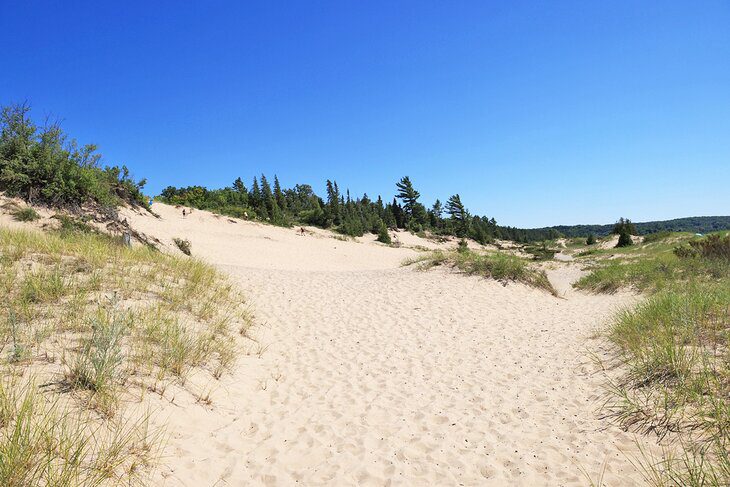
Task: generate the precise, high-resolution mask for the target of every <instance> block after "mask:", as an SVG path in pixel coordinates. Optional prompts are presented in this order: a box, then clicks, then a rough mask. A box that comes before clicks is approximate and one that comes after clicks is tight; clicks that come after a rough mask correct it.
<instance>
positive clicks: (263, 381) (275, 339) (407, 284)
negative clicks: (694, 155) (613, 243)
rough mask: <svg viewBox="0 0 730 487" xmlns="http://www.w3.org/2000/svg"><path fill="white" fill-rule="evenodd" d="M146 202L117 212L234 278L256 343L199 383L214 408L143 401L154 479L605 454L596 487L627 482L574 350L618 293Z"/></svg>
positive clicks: (492, 467) (491, 474) (589, 343)
mask: <svg viewBox="0 0 730 487" xmlns="http://www.w3.org/2000/svg"><path fill="white" fill-rule="evenodd" d="M154 210H155V211H156V212H158V213H160V214H161V215H162V219H160V220H158V219H154V218H152V217H150V216H140V215H135V214H133V213H132V212H127V217H128V218H129V219H130V220H131V221H132V222H133V224H134V226H135V228H137V229H139V230H141V231H143V232H145V233H148V234H153V235H155V236H157V237H159V238H160V239H161V240H163V241H164V242H166V243H167V244H170V242H171V240H172V238H173V237H182V238H188V239H189V240H190V241H191V242H192V250H193V254H194V255H197V256H199V257H201V258H204V259H205V260H207V261H209V262H212V263H214V264H215V265H217V266H218V267H220V268H221V269H222V270H224V271H225V272H227V273H228V274H229V275H231V276H232V277H233V278H234V279H235V280H236V282H238V283H239V284H240V286H241V287H242V288H243V289H244V291H245V292H246V293H247V295H248V297H249V300H250V301H251V302H252V304H253V306H254V312H255V314H256V316H257V320H258V321H259V322H260V323H261V324H262V325H261V326H260V327H258V331H257V334H256V335H257V339H258V340H259V343H260V346H261V350H263V353H262V354H261V356H260V357H259V356H257V355H255V354H254V355H252V356H248V357H244V358H242V359H241V361H240V362H239V364H238V366H237V367H236V369H235V371H234V373H233V375H232V376H231V375H229V376H225V377H224V378H223V379H222V380H221V381H220V382H214V383H213V384H210V388H211V389H212V394H211V397H212V399H213V404H212V405H211V406H205V405H201V404H196V403H195V402H194V401H192V400H190V399H185V398H182V399H179V400H176V401H175V403H174V404H170V403H169V402H168V401H158V402H157V405H158V406H159V407H160V408H161V410H160V412H159V413H158V414H157V415H156V418H158V419H157V420H160V421H161V420H162V419H165V420H168V421H169V428H168V432H169V434H170V440H169V444H168V448H167V453H168V456H167V457H166V458H164V465H163V466H162V468H161V469H160V470H159V472H158V473H157V474H156V475H157V476H156V478H155V481H156V484H159V485H171V486H172V485H186V486H211V485H218V486H220V485H286V486H288V485H294V484H299V485H337V486H342V485H377V486H382V485H586V484H587V481H586V478H585V477H583V475H582V473H581V469H584V470H585V471H587V472H589V473H590V474H591V475H592V476H594V478H597V477H598V475H599V473H600V471H601V468H602V465H603V464H604V462H607V464H606V475H605V477H604V482H605V485H634V484H636V483H637V482H638V481H639V479H640V476H639V474H638V473H637V472H635V471H634V469H633V467H632V466H631V464H630V462H629V460H628V459H627V457H626V455H625V453H624V452H627V453H628V454H632V453H633V452H635V446H634V442H633V437H632V436H631V435H629V434H626V433H623V432H621V431H620V430H618V429H617V428H616V427H614V426H612V425H610V424H609V423H607V422H606V421H605V420H601V419H599V414H598V412H597V408H598V406H599V405H600V396H601V394H602V391H601V385H602V378H601V376H600V375H599V374H596V373H595V366H594V365H593V363H592V362H591V361H590V359H589V358H588V357H587V355H586V354H585V350H586V349H587V348H588V347H594V348H595V347H598V346H599V345H600V342H598V341H597V340H595V339H591V338H590V336H591V334H592V332H593V331H594V329H595V328H597V327H598V326H600V325H601V324H603V323H605V321H606V320H607V319H608V318H609V317H610V316H611V313H612V312H613V311H614V310H616V309H617V308H618V307H619V306H622V305H624V304H627V303H628V302H630V301H631V300H632V299H633V298H632V297H630V296H628V295H621V294H617V295H611V296H591V295H586V294H581V293H577V292H574V291H572V290H571V288H570V282H571V281H572V280H574V279H576V278H577V277H578V275H579V272H580V271H578V270H577V269H576V268H575V267H572V266H571V265H570V264H555V265H554V266H555V268H554V269H553V270H551V271H550V275H551V279H553V280H554V282H555V283H556V285H557V287H558V288H559V290H560V291H561V292H562V293H564V295H565V298H564V299H559V298H555V297H553V296H551V295H549V294H547V293H545V292H541V291H538V290H534V289H530V288H528V287H526V286H523V285H518V284H510V285H507V286H503V285H502V284H500V283H497V282H493V281H488V280H484V279H481V278H477V277H464V276H460V275H456V274H453V273H450V272H448V271H445V270H435V271H429V272H418V271H415V270H413V269H410V268H402V267H400V263H401V262H402V260H403V259H404V258H406V257H408V256H411V255H415V254H416V252H415V251H414V250H409V249H407V248H399V249H394V248H389V247H385V246H382V245H380V244H377V243H374V242H372V241H371V240H372V239H363V240H368V241H367V242H364V243H356V242H342V241H339V240H336V239H334V238H331V237H330V234H329V233H328V232H323V231H321V230H315V229H310V230H311V231H312V233H311V234H308V235H306V236H298V235H296V231H295V230H294V229H282V228H275V227H271V226H266V225H259V224H253V223H248V222H240V221H238V222H237V223H230V222H229V221H228V219H227V218H225V217H216V216H213V215H211V214H209V213H207V212H203V211H195V212H194V213H193V214H192V215H191V216H188V217H187V218H185V219H183V217H182V215H181V213H180V211H179V210H177V209H175V208H172V207H169V206H165V205H160V204H155V205H154ZM414 238H417V237H413V236H411V235H408V236H407V237H406V238H404V239H403V240H406V239H408V243H409V244H412V245H415V243H413V242H414V240H413V239H414ZM419 240H421V239H419ZM420 244H422V245H427V243H424V242H421V243H420ZM428 245H429V246H431V245H430V244H428ZM169 248H170V249H172V247H171V246H170V247H169ZM171 251H173V250H171ZM181 397H182V396H181Z"/></svg>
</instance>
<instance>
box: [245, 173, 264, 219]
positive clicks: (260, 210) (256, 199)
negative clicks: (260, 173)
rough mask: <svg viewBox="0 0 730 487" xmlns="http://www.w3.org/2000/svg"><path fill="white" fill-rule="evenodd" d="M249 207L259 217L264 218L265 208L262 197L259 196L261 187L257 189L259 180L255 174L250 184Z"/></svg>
mask: <svg viewBox="0 0 730 487" xmlns="http://www.w3.org/2000/svg"><path fill="white" fill-rule="evenodd" d="M249 201H250V203H251V208H253V210H254V211H255V212H256V214H257V215H259V217H262V215H263V218H264V219H265V218H266V216H268V215H266V214H265V213H266V208H265V207H264V205H263V199H262V197H261V189H259V182H258V179H256V176H254V178H253V184H251V198H250V200H249Z"/></svg>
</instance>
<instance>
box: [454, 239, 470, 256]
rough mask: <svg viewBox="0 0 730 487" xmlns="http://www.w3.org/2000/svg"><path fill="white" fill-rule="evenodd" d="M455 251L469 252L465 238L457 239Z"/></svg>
mask: <svg viewBox="0 0 730 487" xmlns="http://www.w3.org/2000/svg"><path fill="white" fill-rule="evenodd" d="M456 251H457V252H459V253H460V254H463V253H465V252H469V244H468V243H467V241H466V239H464V238H462V239H460V240H459V244H458V245H457V247H456Z"/></svg>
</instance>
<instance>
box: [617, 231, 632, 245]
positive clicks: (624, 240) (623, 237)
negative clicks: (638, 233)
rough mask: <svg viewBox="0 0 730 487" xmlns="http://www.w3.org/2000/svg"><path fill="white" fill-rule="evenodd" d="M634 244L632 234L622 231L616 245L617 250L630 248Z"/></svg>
mask: <svg viewBox="0 0 730 487" xmlns="http://www.w3.org/2000/svg"><path fill="white" fill-rule="evenodd" d="M633 244H634V241H633V240H632V239H631V234H629V233H628V232H627V231H625V230H622V231H621V233H620V234H619V236H618V242H617V243H616V248H621V247H628V246H629V245H633Z"/></svg>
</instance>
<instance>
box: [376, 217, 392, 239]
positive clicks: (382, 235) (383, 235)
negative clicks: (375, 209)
mask: <svg viewBox="0 0 730 487" xmlns="http://www.w3.org/2000/svg"><path fill="white" fill-rule="evenodd" d="M378 242H382V243H384V244H390V243H391V242H392V241H391V239H390V234H389V233H388V227H386V226H385V223H383V222H382V221H381V222H380V230H379V231H378Z"/></svg>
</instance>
